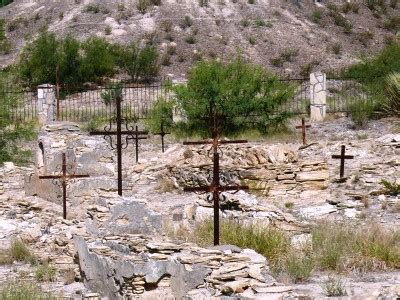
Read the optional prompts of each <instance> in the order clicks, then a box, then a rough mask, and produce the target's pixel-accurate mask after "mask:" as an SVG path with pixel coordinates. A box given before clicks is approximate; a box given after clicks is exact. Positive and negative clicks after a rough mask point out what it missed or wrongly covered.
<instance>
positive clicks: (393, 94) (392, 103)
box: [383, 72, 400, 116]
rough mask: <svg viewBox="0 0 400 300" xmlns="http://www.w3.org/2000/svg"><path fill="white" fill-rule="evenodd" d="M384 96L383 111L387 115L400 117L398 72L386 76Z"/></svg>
mask: <svg viewBox="0 0 400 300" xmlns="http://www.w3.org/2000/svg"><path fill="white" fill-rule="evenodd" d="M385 94H386V96H387V98H386V101H385V102H384V103H383V109H384V110H385V111H386V112H387V113H388V114H391V115H395V116H400V72H398V73H393V74H390V75H389V76H387V78H386V87H385Z"/></svg>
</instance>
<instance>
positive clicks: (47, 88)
mask: <svg viewBox="0 0 400 300" xmlns="http://www.w3.org/2000/svg"><path fill="white" fill-rule="evenodd" d="M37 112H38V121H39V125H40V126H43V125H46V124H48V123H51V122H54V121H55V120H56V95H55V87H54V86H53V85H51V84H43V85H39V86H38V104H37Z"/></svg>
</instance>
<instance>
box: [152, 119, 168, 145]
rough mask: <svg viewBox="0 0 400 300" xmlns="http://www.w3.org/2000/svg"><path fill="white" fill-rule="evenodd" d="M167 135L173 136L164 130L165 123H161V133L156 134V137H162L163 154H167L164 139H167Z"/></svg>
mask: <svg viewBox="0 0 400 300" xmlns="http://www.w3.org/2000/svg"><path fill="white" fill-rule="evenodd" d="M167 134H171V132H166V131H165V130H164V121H161V125H160V132H157V133H154V135H159V136H161V149H162V152H165V146H164V137H165V136H166V135H167Z"/></svg>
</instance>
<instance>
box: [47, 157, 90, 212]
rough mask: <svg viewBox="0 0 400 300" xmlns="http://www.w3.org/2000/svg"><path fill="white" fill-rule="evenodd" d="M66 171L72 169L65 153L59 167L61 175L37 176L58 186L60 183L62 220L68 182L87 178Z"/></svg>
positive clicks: (65, 207)
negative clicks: (50, 180) (51, 180)
mask: <svg viewBox="0 0 400 300" xmlns="http://www.w3.org/2000/svg"><path fill="white" fill-rule="evenodd" d="M67 169H72V165H67V158H66V155H65V153H63V154H62V165H61V174H59V175H43V176H39V179H53V183H54V184H57V185H58V182H57V181H59V182H61V186H62V193H63V218H64V219H66V218H67V185H68V181H69V180H71V179H76V178H87V177H89V175H77V174H73V173H72V174H71V173H70V172H68V170H67ZM54 180H55V182H54Z"/></svg>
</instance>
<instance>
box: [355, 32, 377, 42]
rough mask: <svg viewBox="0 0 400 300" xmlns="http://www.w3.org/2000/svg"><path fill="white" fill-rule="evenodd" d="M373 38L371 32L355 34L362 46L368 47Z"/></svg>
mask: <svg viewBox="0 0 400 300" xmlns="http://www.w3.org/2000/svg"><path fill="white" fill-rule="evenodd" d="M373 38H374V34H373V33H372V32H371V31H363V32H359V33H357V40H359V41H360V43H361V44H362V45H364V46H367V45H368V42H369V41H370V40H372V39H373Z"/></svg>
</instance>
